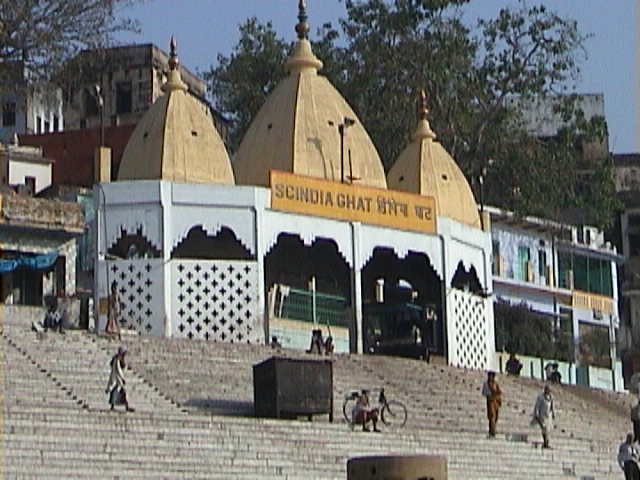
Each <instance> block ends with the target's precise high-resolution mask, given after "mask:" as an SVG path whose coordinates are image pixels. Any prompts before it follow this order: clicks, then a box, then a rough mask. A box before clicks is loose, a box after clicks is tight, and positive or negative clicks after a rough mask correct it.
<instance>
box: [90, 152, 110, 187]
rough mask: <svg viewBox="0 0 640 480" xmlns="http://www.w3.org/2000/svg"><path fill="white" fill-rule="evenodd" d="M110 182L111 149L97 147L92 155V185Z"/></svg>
mask: <svg viewBox="0 0 640 480" xmlns="http://www.w3.org/2000/svg"><path fill="white" fill-rule="evenodd" d="M110 181H111V149H110V148H109V147H98V148H96V150H95V152H94V153H93V183H107V182H110Z"/></svg>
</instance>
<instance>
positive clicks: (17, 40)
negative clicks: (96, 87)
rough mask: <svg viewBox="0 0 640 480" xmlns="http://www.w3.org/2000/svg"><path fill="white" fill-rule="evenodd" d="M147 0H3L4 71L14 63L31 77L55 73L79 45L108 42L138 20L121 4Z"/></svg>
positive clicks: (0, 45) (0, 40) (0, 71)
mask: <svg viewBox="0 0 640 480" xmlns="http://www.w3.org/2000/svg"><path fill="white" fill-rule="evenodd" d="M139 1H143V0H0V75H4V78H2V77H0V80H2V81H3V82H6V81H8V80H9V81H11V77H7V75H13V74H14V73H15V66H19V70H20V71H26V72H27V74H28V76H29V79H30V80H32V81H35V80H41V79H50V78H52V77H53V75H54V73H56V72H57V70H58V69H59V68H60V67H62V66H63V65H64V63H65V62H66V61H67V60H68V59H69V58H71V57H73V56H74V55H75V54H77V53H78V52H79V51H80V50H82V49H85V48H96V47H100V46H105V45H108V44H109V43H111V42H112V41H113V35H114V34H115V33H117V32H121V31H126V30H130V31H134V30H136V28H137V26H136V23H135V22H133V21H131V20H130V19H127V18H125V17H118V16H117V13H118V10H119V9H122V8H125V7H127V6H128V5H130V4H133V3H136V2H139Z"/></svg>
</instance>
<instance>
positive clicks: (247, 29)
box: [204, 17, 290, 149]
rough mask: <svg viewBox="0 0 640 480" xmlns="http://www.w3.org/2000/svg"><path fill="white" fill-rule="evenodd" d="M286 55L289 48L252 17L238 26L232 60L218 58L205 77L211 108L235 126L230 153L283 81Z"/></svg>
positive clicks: (221, 56)
mask: <svg viewBox="0 0 640 480" xmlns="http://www.w3.org/2000/svg"><path fill="white" fill-rule="evenodd" d="M289 51H290V44H288V43H286V42H285V41H284V40H282V39H280V38H278V37H277V34H276V32H275V30H274V29H273V25H272V24H271V22H269V23H267V24H266V25H262V24H261V23H259V22H258V20H257V19H256V18H255V17H253V18H250V19H248V20H247V21H246V22H245V23H244V24H242V25H241V26H240V41H239V43H238V45H236V46H235V47H234V49H233V53H232V54H231V56H229V57H226V56H224V55H222V54H220V55H218V66H217V67H216V68H212V69H211V70H210V71H209V72H207V73H205V74H204V78H205V81H207V82H208V85H209V91H210V93H211V97H212V101H213V105H214V107H215V108H216V109H218V110H219V111H221V112H223V113H224V114H226V115H228V116H229V118H230V120H232V121H233V122H234V126H233V128H232V129H231V132H230V143H231V147H232V148H233V149H235V148H237V147H238V145H239V144H240V140H241V139H242V135H243V134H244V132H245V131H246V130H247V128H249V124H250V123H251V120H252V119H253V117H254V116H255V115H256V114H257V113H258V111H259V110H260V107H262V104H263V103H264V101H265V100H266V99H267V97H268V96H269V94H270V93H271V92H272V91H273V89H274V88H275V87H276V85H277V84H278V82H280V80H281V79H282V78H283V77H284V75H285V70H284V63H285V60H286V58H287V56H288V54H289Z"/></svg>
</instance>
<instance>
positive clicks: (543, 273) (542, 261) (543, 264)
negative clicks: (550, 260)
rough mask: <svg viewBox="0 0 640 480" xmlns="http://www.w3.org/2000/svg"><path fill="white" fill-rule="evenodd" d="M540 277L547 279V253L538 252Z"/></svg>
mask: <svg viewBox="0 0 640 480" xmlns="http://www.w3.org/2000/svg"><path fill="white" fill-rule="evenodd" d="M538 275H539V276H540V277H541V278H546V277H547V252H546V251H545V250H538Z"/></svg>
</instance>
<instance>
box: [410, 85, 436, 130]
mask: <svg viewBox="0 0 640 480" xmlns="http://www.w3.org/2000/svg"><path fill="white" fill-rule="evenodd" d="M428 114H429V108H428V107H427V94H426V93H425V91H424V90H421V91H420V96H419V97H418V125H417V126H416V129H415V131H414V132H413V135H411V139H412V140H419V139H421V138H428V139H430V140H435V138H436V134H435V133H434V132H433V130H431V125H429V120H427V115H428Z"/></svg>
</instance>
